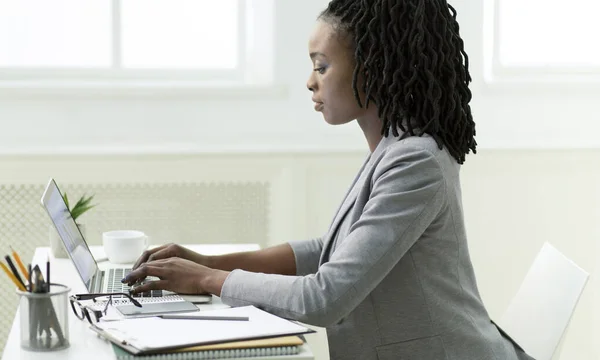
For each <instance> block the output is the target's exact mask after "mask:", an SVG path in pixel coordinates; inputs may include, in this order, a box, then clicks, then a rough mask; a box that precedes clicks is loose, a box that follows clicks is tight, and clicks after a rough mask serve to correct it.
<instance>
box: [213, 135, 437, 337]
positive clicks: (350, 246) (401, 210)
mask: <svg viewBox="0 0 600 360" xmlns="http://www.w3.org/2000/svg"><path fill="white" fill-rule="evenodd" d="M371 186H372V188H371V193H370V196H369V200H368V201H367V203H366V205H365V207H364V209H363V213H362V215H361V216H360V218H359V220H358V221H357V222H355V223H354V224H353V225H352V227H351V228H350V232H349V234H348V235H347V237H346V238H345V239H344V240H343V242H341V243H340V244H339V245H338V246H337V247H336V250H335V251H334V252H333V254H332V255H331V257H330V259H329V261H328V262H326V263H324V264H323V265H321V266H320V267H319V268H318V271H317V272H316V273H315V274H310V275H304V276H285V275H272V274H262V273H252V272H247V271H243V270H239V269H238V270H234V271H232V272H231V273H230V274H229V276H228V277H227V279H226V280H225V283H224V284H223V288H222V290H221V299H222V301H223V302H224V303H225V304H228V305H231V306H243V305H254V306H257V307H259V308H262V309H264V310H266V311H268V312H271V313H273V314H275V315H278V316H281V317H285V318H288V319H293V320H298V321H301V322H304V323H306V324H312V325H316V326H324V327H326V326H329V325H332V324H335V323H337V322H339V321H340V320H342V319H343V318H344V317H346V316H347V315H348V314H349V313H350V312H351V311H352V310H353V309H355V308H356V307H357V306H358V305H359V304H360V303H361V302H362V301H363V300H364V299H365V298H366V297H367V295H368V294H369V293H370V292H371V291H372V290H373V289H374V288H375V287H376V286H377V285H378V284H379V283H380V282H381V281H382V280H383V278H384V277H385V276H386V275H387V274H388V273H389V272H390V271H391V270H392V268H393V267H394V266H395V265H396V264H397V263H398V261H399V260H400V259H401V258H402V257H403V256H404V255H405V254H406V253H407V252H408V250H409V249H410V247H411V246H412V245H413V244H414V243H415V242H416V241H417V240H418V239H419V238H420V237H421V235H422V234H423V233H424V232H425V230H426V229H427V227H428V226H429V225H430V224H431V223H432V222H433V220H434V219H435V218H436V216H437V215H438V214H439V212H440V211H441V209H442V206H443V204H444V202H445V200H444V199H445V189H446V187H445V184H444V177H443V173H442V169H441V168H440V165H439V163H438V162H437V159H436V158H435V156H434V155H433V154H432V153H431V152H430V151H428V150H426V149H420V148H412V147H407V146H406V145H401V146H391V147H390V148H389V149H388V150H387V152H386V154H385V155H383V158H382V159H381V160H380V162H379V163H378V164H377V166H376V168H375V170H374V173H373V176H372V178H371ZM313 245H314V243H313ZM307 252H308V251H305V250H301V251H300V253H307ZM298 259H299V260H301V261H302V260H303V257H302V256H300V257H299V258H298ZM311 266H314V265H311ZM301 270H302V269H301Z"/></svg>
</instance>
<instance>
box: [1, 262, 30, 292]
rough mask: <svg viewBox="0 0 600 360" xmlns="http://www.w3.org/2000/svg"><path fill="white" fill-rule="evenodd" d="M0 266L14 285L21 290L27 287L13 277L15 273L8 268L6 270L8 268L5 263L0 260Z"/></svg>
mask: <svg viewBox="0 0 600 360" xmlns="http://www.w3.org/2000/svg"><path fill="white" fill-rule="evenodd" d="M0 267H2V270H4V272H5V273H6V275H8V277H9V278H10V279H11V280H12V282H13V283H15V285H17V287H18V288H19V290H21V291H27V289H25V286H23V285H22V284H21V283H20V282H19V280H17V278H16V277H15V275H14V274H13V273H12V272H11V271H10V270H8V268H7V267H6V265H4V263H3V262H0Z"/></svg>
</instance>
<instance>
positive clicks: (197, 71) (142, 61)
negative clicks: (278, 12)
mask: <svg viewBox="0 0 600 360" xmlns="http://www.w3.org/2000/svg"><path fill="white" fill-rule="evenodd" d="M273 6H274V5H273V0H219V1H214V0H94V1H81V0H52V1H47V0H27V1H23V0H0V72H1V73H2V74H1V75H0V78H3V79H4V80H16V81H22V80H27V79H36V80H58V81H68V80H71V81H74V82H77V81H81V80H89V81H105V82H112V83H113V84H114V82H115V81H116V82H118V81H130V82H131V81H134V82H137V81H154V82H156V81H158V82H160V81H180V82H183V83H191V82H196V83H198V82H202V83H207V82H219V83H223V82H228V83H258V82H269V81H270V80H271V79H270V74H269V71H270V70H271V68H272V60H271V58H272V53H273V51H272V47H273V41H272V39H273V35H272V32H273V29H272V26H273V25H272V24H273V9H272V7H273ZM256 37H260V41H256V39H255V38H256ZM258 56H260V58H261V61H256V58H257V57H258ZM260 64H262V65H260ZM257 66H258V67H260V66H263V68H257ZM146 85H147V84H146Z"/></svg>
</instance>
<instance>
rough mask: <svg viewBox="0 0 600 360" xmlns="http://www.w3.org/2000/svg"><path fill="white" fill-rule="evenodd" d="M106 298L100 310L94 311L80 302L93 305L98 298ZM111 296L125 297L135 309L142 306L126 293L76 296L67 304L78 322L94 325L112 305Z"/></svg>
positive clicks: (72, 296) (70, 297)
mask: <svg viewBox="0 0 600 360" xmlns="http://www.w3.org/2000/svg"><path fill="white" fill-rule="evenodd" d="M104 296H108V301H106V304H104V308H103V309H102V310H97V309H94V308H92V307H90V306H87V305H84V304H82V303H81V302H80V301H85V300H92V301H94V303H95V302H96V299H97V298H99V297H104ZM113 296H125V297H127V298H128V299H129V301H131V303H132V304H133V305H135V306H137V307H142V304H140V303H139V301H137V300H136V299H134V298H133V297H132V296H131V295H130V294H126V293H100V294H76V295H71V296H69V302H70V303H71V309H73V313H75V316H77V318H78V319H79V320H83V319H86V320H87V321H88V322H89V323H90V324H92V325H93V324H95V323H97V322H98V321H100V318H102V316H103V315H106V311H107V310H108V307H109V306H110V305H112V303H113Z"/></svg>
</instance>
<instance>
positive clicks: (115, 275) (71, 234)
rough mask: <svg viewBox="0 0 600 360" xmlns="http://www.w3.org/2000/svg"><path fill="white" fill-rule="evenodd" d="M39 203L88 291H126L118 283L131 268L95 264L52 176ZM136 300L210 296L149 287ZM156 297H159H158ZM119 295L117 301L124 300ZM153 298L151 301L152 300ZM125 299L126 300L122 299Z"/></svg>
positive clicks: (196, 300)
mask: <svg viewBox="0 0 600 360" xmlns="http://www.w3.org/2000/svg"><path fill="white" fill-rule="evenodd" d="M41 201H42V206H43V207H44V208H45V209H46V212H47V213H48V215H49V216H50V219H51V220H52V223H53V224H54V226H55V227H56V230H57V231H58V235H59V236H60V238H61V240H62V242H63V244H64V246H65V249H66V251H67V254H68V255H69V258H70V259H71V261H72V262H73V265H75V268H76V269H77V272H78V273H79V276H80V277H81V280H82V281H83V283H84V284H85V287H86V288H87V290H88V292H89V293H115V292H124V293H129V290H130V287H129V286H128V285H127V284H122V283H121V279H123V278H124V277H125V276H126V275H127V274H129V273H130V272H131V267H122V266H121V267H116V266H115V267H111V268H109V269H106V270H100V268H99V267H98V263H97V262H96V259H94V256H93V255H92V253H91V251H90V249H89V246H88V244H87V242H86V241H85V239H84V237H83V234H82V233H81V231H80V230H79V227H78V226H77V225H76V224H75V220H73V218H72V217H71V212H70V211H69V209H68V207H67V204H66V203H65V201H64V199H63V196H62V194H61V192H60V190H59V189H58V185H57V184H56V181H54V179H50V181H48V185H47V186H46V189H45V190H44V194H43V195H42V199H41ZM149 280H156V278H150V277H149V278H147V279H146V280H145V281H149ZM134 296H135V297H136V298H138V299H137V300H138V301H140V302H155V301H160V302H170V301H184V300H187V301H190V302H193V303H204V302H210V301H211V298H212V296H210V295H178V294H176V293H173V292H170V291H165V290H152V291H148V292H144V293H138V294H136V295H134ZM158 298H160V299H158ZM125 299H126V297H123V299H121V300H123V301H124V300H125ZM152 299H154V301H152ZM124 302H126V301H124Z"/></svg>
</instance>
